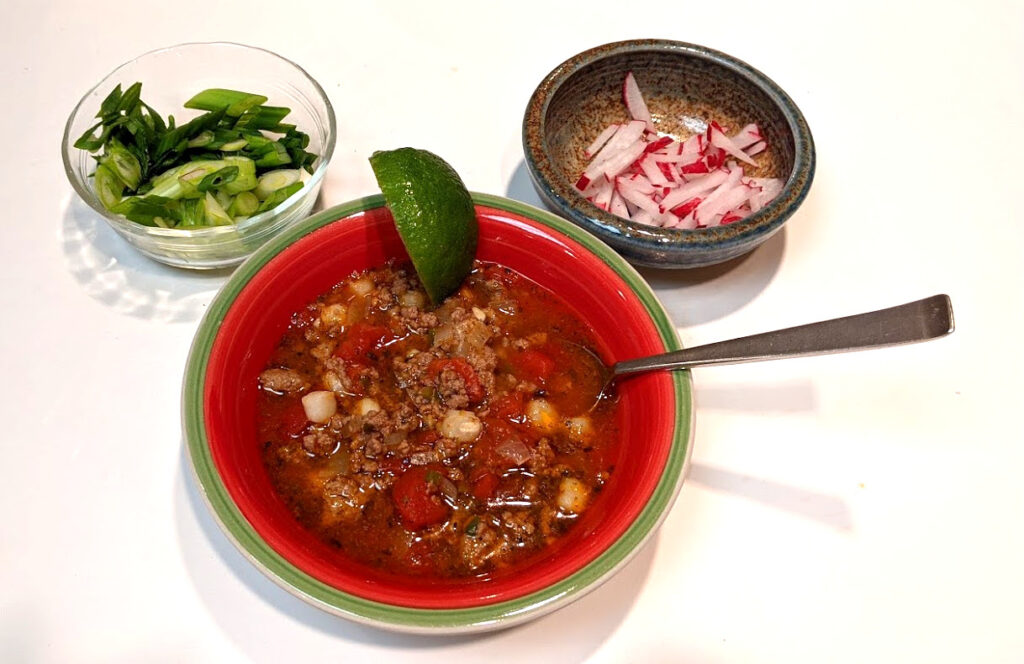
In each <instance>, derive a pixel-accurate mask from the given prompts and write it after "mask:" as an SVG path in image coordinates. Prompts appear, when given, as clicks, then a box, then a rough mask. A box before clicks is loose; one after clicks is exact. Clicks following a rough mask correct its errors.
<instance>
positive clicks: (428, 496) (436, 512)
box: [391, 466, 451, 530]
mask: <svg viewBox="0 0 1024 664" xmlns="http://www.w3.org/2000/svg"><path fill="white" fill-rule="evenodd" d="M443 472H444V471H443V470H442V469H438V468H432V467H428V466H413V467H412V468H409V470H407V471H405V472H404V473H403V474H402V476H401V477H399V478H398V480H397V481H395V483H394V484H393V485H392V486H391V498H392V501H393V502H394V504H395V509H396V510H398V515H399V516H400V517H401V519H402V525H404V526H405V527H406V528H408V529H409V530H418V529H420V528H423V527H425V526H430V525H433V524H435V523H440V522H442V521H444V520H445V519H447V518H448V514H449V513H450V512H451V508H450V507H449V506H448V503H446V502H444V498H443V496H442V495H441V482H440V481H441V478H442V475H441V473H443Z"/></svg>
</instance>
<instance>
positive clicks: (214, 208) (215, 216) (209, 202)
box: [203, 192, 234, 226]
mask: <svg viewBox="0 0 1024 664" xmlns="http://www.w3.org/2000/svg"><path fill="white" fill-rule="evenodd" d="M203 204H204V206H205V208H206V214H205V218H206V223H207V224H208V225H210V226H230V225H231V224H232V223H234V222H233V221H231V216H230V215H229V214H228V213H227V212H226V211H225V210H224V208H222V207H221V205H220V203H218V202H217V199H216V198H214V197H213V194H211V193H210V192H206V198H204V199H203Z"/></svg>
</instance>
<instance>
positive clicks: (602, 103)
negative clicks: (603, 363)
mask: <svg viewBox="0 0 1024 664" xmlns="http://www.w3.org/2000/svg"><path fill="white" fill-rule="evenodd" d="M629 71H632V72H633V74H634V76H636V80H637V83H638V84H639V86H640V89H641V91H642V92H643V94H644V98H645V100H646V102H647V106H648V108H649V109H650V111H651V116H652V119H653V121H654V123H655V126H656V128H657V130H658V131H659V132H661V133H667V134H671V135H673V136H675V137H676V138H680V139H682V138H687V137H689V136H690V135H692V134H693V133H694V132H695V131H700V130H702V128H703V127H705V126H706V123H707V122H708V121H709V120H715V121H717V122H718V123H719V124H721V125H722V126H726V127H736V128H738V127H742V126H744V125H745V124H747V123H750V122H756V123H757V124H758V125H760V126H761V129H762V133H763V134H764V135H765V138H766V139H767V142H768V146H769V149H768V151H767V152H764V153H762V154H760V155H758V157H757V161H758V168H757V169H756V170H755V171H748V172H749V173H750V174H751V175H754V176H759V177H778V178H782V179H784V180H785V187H784V189H783V191H782V193H781V194H779V196H778V197H776V198H775V200H773V201H772V202H771V204H769V205H767V206H765V207H764V208H762V209H761V210H760V211H758V212H757V213H755V214H752V215H750V216H749V217H747V218H746V219H744V220H742V221H740V222H736V223H734V224H729V225H727V226H719V227H714V228H705V229H696V230H682V229H664V228H657V227H652V226H645V225H643V224H638V223H634V222H631V221H628V220H626V219H622V218H620V217H617V216H615V215H612V214H610V213H608V212H605V211H603V210H601V209H599V208H598V207H597V206H595V205H594V204H593V203H590V202H589V201H587V200H586V199H585V198H584V197H583V196H582V195H580V193H579V191H578V190H577V189H576V188H575V187H574V186H573V183H574V182H576V180H577V178H578V177H579V175H580V173H582V172H583V170H584V167H585V164H586V162H585V159H584V156H583V151H584V149H585V148H586V147H587V146H588V145H589V144H590V143H591V141H593V140H594V138H595V137H596V136H597V135H598V134H599V133H600V132H601V130H602V129H604V128H605V127H607V126H608V125H609V124H611V123H613V122H622V121H624V120H627V119H629V116H628V114H627V111H626V107H625V104H624V103H623V101H622V82H623V79H624V78H625V75H626V73H627V72H629ZM523 151H524V153H525V155H526V164H527V167H528V169H529V171H530V175H531V177H532V178H533V183H534V186H535V187H536V189H537V192H538V194H539V195H540V197H541V199H542V200H543V201H544V203H545V205H547V206H548V207H549V208H550V209H551V210H553V211H554V212H556V213H558V214H560V215H562V216H563V217H565V218H566V219H569V220H570V221H572V222H573V223H575V224H577V225H579V226H581V227H583V228H585V229H586V230H588V231H590V232H592V233H594V234H595V235H597V236H598V237H600V238H601V239H602V240H604V241H605V242H607V243H608V244H609V245H611V246H612V247H613V248H614V249H615V250H616V251H618V252H619V253H620V254H622V255H623V256H624V257H625V258H626V260H628V261H630V262H631V263H633V264H635V265H643V266H648V267H660V268H688V267H701V266H705V265H712V264H715V263H720V262H723V261H726V260H729V259H731V258H735V257H737V256H740V255H743V254H745V253H747V252H749V251H751V250H752V249H754V248H755V247H756V246H757V245H759V244H761V243H762V242H764V241H765V240H767V239H768V238H769V237H771V236H772V235H773V234H774V233H776V232H778V231H779V229H781V228H782V225H783V223H784V222H785V221H786V219H788V218H789V217H790V216H791V215H792V214H793V213H794V212H795V211H796V209H797V207H799V206H800V203H801V202H803V200H804V197H806V196H807V192H808V190H809V189H810V187H811V181H812V180H813V178H814V142H813V140H812V138H811V131H810V129H809V128H808V127H807V123H806V121H805V120H804V117H803V115H802V114H801V113H800V110H799V109H798V108H797V107H796V104H794V103H793V100H792V99H790V98H789V96H788V95H787V94H786V93H785V92H783V90H782V89H781V88H780V87H779V86H778V85H776V84H775V83H774V82H773V81H772V80H771V79H769V78H768V77H767V76H765V75H764V74H762V73H761V72H759V71H757V70H756V69H754V68H753V67H751V66H750V65H748V64H746V63H744V62H741V61H740V60H737V59H736V58H733V57H731V56H728V55H726V54H724V53H720V52H718V51H714V50H711V49H709V48H705V47H703V46H696V45H694V44H686V43H682V42H676V41H666V40H658V39H639V40H632V41H623V42H616V43H613V44H605V45H603V46H598V47H596V48H592V49H590V50H588V51H584V52H583V53H580V54H579V55H575V56H573V57H572V58H569V59H568V60H566V61H565V62H563V63H562V64H560V65H558V66H557V67H555V69H554V70H553V71H552V72H551V73H550V74H548V75H547V77H546V78H545V79H544V80H543V81H542V82H541V84H540V85H539V86H538V87H537V89H536V91H534V93H533V96H532V97H531V98H530V102H529V105H528V106H527V108H526V115H525V118H524V119H523Z"/></svg>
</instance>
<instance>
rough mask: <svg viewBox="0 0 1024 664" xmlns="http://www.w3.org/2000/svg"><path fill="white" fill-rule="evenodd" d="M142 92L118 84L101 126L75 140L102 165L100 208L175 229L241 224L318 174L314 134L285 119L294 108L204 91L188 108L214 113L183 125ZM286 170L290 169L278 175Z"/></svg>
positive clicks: (97, 182) (97, 177) (97, 178)
mask: <svg viewBox="0 0 1024 664" xmlns="http://www.w3.org/2000/svg"><path fill="white" fill-rule="evenodd" d="M141 94H142V84H141V83H138V82H137V83H134V84H132V85H131V86H129V87H128V88H126V89H125V88H122V87H121V86H120V85H116V86H115V87H114V89H113V90H111V91H110V93H109V94H108V95H107V96H106V97H105V98H104V99H103V101H102V102H101V104H100V108H99V111H98V112H97V114H96V118H97V119H98V120H99V122H97V123H96V124H95V125H93V126H92V127H89V129H87V130H86V131H85V132H84V133H83V134H82V136H81V137H79V139H78V141H76V142H75V146H76V147H78V148H81V149H85V150H88V151H89V152H91V153H93V157H94V159H96V161H97V162H98V163H97V167H96V169H97V170H96V171H95V173H94V181H93V186H94V188H95V190H96V193H97V196H98V197H99V198H100V201H101V203H102V204H103V205H104V206H106V207H108V209H111V210H113V211H116V212H117V213H119V214H124V215H125V216H126V217H128V218H129V219H131V220H133V221H137V222H138V223H141V224H144V225H148V226H162V227H168V228H170V227H175V226H179V225H180V226H184V227H189V228H196V227H201V226H205V225H222V224H227V223H232V217H237V218H245V217H247V216H249V215H252V214H257V213H258V212H262V211H265V210H268V209H271V208H273V207H276V206H277V205H280V204H281V203H282V202H283V201H284V200H286V199H287V198H288V197H289V196H291V195H292V194H294V193H295V192H296V191H298V190H299V189H301V188H302V186H303V185H302V183H301V180H300V178H299V177H298V174H299V172H300V170H301V169H305V170H307V171H309V172H310V173H312V172H313V168H312V165H313V163H315V161H316V159H317V155H315V154H312V153H310V152H308V151H307V150H306V148H307V146H308V145H309V142H310V137H309V136H308V135H307V134H305V133H303V132H301V131H299V130H298V129H297V128H296V127H295V125H293V124H286V123H285V122H284V119H285V118H286V117H287V116H288V115H289V113H290V110H289V109H288V108H284V107H281V106H266V105H265V102H266V101H267V97H265V96H263V95H257V94H252V93H248V92H240V91H236V90H228V89H221V88H213V89H209V90H204V91H203V92H200V93H199V94H198V95H195V96H194V97H193V98H192V99H190V100H189V101H188V102H186V104H185V106H186V107H187V108H193V109H199V110H200V111H205V112H204V113H202V114H201V115H199V116H197V117H195V118H193V119H191V120H189V121H187V122H185V123H184V124H181V125H178V124H177V123H176V122H175V118H174V116H173V115H168V116H167V118H166V121H165V120H164V118H162V117H161V116H160V114H159V113H157V112H156V111H155V110H153V108H152V107H150V106H149V105H147V104H146V103H145V102H144V101H142V99H141ZM265 132H270V133H265ZM272 134H280V136H279V137H277V138H275V137H274V136H273V135H272ZM101 151H102V154H99V155H98V154H97V153H100V152H101ZM284 166H287V167H288V168H287V169H286V170H287V171H288V172H287V173H276V174H275V170H283V169H281V167H284ZM260 174H263V175H269V177H267V178H266V179H264V180H260V179H259V178H258V175H260ZM257 187H259V189H258V191H257ZM243 194H244V195H243ZM211 200H212V201H213V204H210V201H211ZM261 201H262V202H261ZM226 211H230V212H231V214H230V215H229V214H228V213H227V212H226Z"/></svg>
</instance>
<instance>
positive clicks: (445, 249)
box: [370, 148, 479, 304]
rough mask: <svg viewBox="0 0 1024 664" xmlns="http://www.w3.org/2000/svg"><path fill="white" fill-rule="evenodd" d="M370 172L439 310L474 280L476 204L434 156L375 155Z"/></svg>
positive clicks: (410, 152) (411, 151) (408, 151)
mask: <svg viewBox="0 0 1024 664" xmlns="http://www.w3.org/2000/svg"><path fill="white" fill-rule="evenodd" d="M370 166H371V167H372V168H373V174H374V175H375V176H376V177H377V184H379V185H380V190H381V192H382V193H383V194H384V200H385V202H386V203H387V206H388V209H389V210H391V216H393V217H394V218H395V226H396V227H397V228H398V234H399V235H400V236H401V237H402V242H403V243H404V244H405V249H406V251H408V252H409V257H410V258H412V264H413V267H414V268H416V273H417V274H418V275H419V277H420V281H422V282H423V287H424V288H425V289H426V291H427V295H428V296H430V301H431V302H433V303H434V304H440V303H441V301H442V300H444V299H445V298H446V297H448V296H449V295H451V294H452V293H454V292H455V291H456V290H457V289H458V288H459V286H460V285H461V284H462V280H463V279H465V278H466V275H467V274H469V271H470V269H471V268H472V266H473V258H474V257H475V256H476V242H477V235H478V233H479V230H478V227H477V220H476V209H475V208H474V207H473V199H472V198H471V197H470V195H469V192H468V191H467V190H466V185H464V184H463V183H462V178H460V177H459V174H458V173H456V172H455V169H453V168H452V167H451V166H449V165H448V163H447V162H446V161H444V160H443V159H441V158H440V157H438V156H437V155H436V154H433V153H432V152H427V151H426V150H417V149H415V148H399V149H397V150H389V151H383V152H374V153H373V156H372V157H370Z"/></svg>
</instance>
